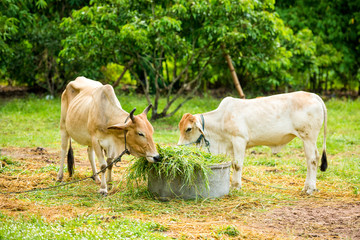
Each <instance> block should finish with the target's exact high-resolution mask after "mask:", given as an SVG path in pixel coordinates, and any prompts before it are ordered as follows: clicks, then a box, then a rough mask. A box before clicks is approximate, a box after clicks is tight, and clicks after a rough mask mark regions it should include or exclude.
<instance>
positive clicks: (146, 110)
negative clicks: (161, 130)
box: [143, 104, 152, 115]
mask: <svg viewBox="0 0 360 240" xmlns="http://www.w3.org/2000/svg"><path fill="white" fill-rule="evenodd" d="M150 108H152V104H149V106H147V107H146V108H145V110H144V111H143V113H145V115H147V114H148V112H149V110H150Z"/></svg>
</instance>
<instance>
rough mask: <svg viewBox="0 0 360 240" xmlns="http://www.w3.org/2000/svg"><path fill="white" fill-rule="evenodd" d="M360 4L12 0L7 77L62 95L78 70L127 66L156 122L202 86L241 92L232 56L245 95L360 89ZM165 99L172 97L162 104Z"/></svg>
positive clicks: (1, 43)
mask: <svg viewBox="0 0 360 240" xmlns="http://www.w3.org/2000/svg"><path fill="white" fill-rule="evenodd" d="M359 6H360V3H359V0H355V1H345V0H339V1H335V0H331V1H320V2H318V1H292V0H280V1H277V2H276V3H275V1H273V0H266V1H252V0H246V1H240V0H236V1H229V0H225V1H215V0H214V1H205V0H197V1H188V0H161V1H146V0H141V1H135V2H134V1H115V0H107V1H105V0H93V1H89V0H71V1H57V0H36V1H30V0H19V1H15V0H4V1H1V3H0V53H1V54H0V78H1V81H2V82H4V81H5V82H8V83H9V84H23V85H24V84H25V85H28V86H33V87H36V88H42V89H46V90H47V91H48V92H49V93H50V94H52V95H54V94H57V93H59V92H60V91H61V90H62V89H63V88H64V86H65V84H66V83H68V82H69V81H70V80H73V79H75V77H76V76H79V75H84V76H86V77H89V78H93V79H96V80H101V81H102V82H103V83H111V84H114V83H115V82H116V81H117V80H118V79H119V77H120V76H121V74H122V73H123V72H124V71H125V70H126V69H129V70H128V72H127V73H126V74H127V75H126V74H125V75H124V77H123V80H122V81H121V84H128V83H129V82H130V83H131V84H133V82H134V81H135V82H136V83H137V87H138V88H139V89H138V90H141V91H142V92H143V93H145V97H146V99H147V102H148V103H150V102H152V103H153V106H154V108H153V111H152V119H159V118H163V117H170V116H172V115H174V114H175V113H176V112H177V111H178V110H179V109H180V108H181V107H182V106H183V104H184V103H185V102H186V101H188V100H189V99H190V98H191V97H193V96H194V93H195V92H196V91H198V90H199V89H200V88H201V89H202V90H203V91H206V90H207V89H208V88H209V87H211V88H221V87H223V88H225V89H227V90H229V89H233V87H232V86H233V84H232V81H231V79H230V72H229V70H228V67H227V65H226V61H225V59H224V53H228V54H230V56H231V58H232V60H233V65H234V66H235V69H236V71H237V75H238V77H239V80H240V82H241V84H242V85H243V87H244V90H245V92H246V95H251V94H253V93H254V92H255V93H256V94H259V93H264V92H265V93H268V92H273V91H277V92H278V91H288V90H289V89H290V90H300V89H301V90H304V89H305V90H306V89H310V90H311V91H314V92H321V91H323V90H325V91H326V90H331V92H334V91H335V90H340V89H345V90H354V89H356V88H357V87H358V88H359V93H360V83H359V81H360V71H359V66H360V65H359V63H360V62H359V61H360V60H359V59H360V48H359V46H360V44H359V40H360V27H359V26H360V24H359V21H360V15H359V10H360V9H359ZM180 95H182V96H185V97H184V98H183V99H182V101H177V100H178V99H179V98H180ZM161 98H163V99H165V102H166V104H165V105H163V106H162V107H159V105H160V103H159V102H160V101H161V100H160V99H161ZM175 102H176V104H175ZM173 105H175V107H172V106H173ZM170 109H171V110H170Z"/></svg>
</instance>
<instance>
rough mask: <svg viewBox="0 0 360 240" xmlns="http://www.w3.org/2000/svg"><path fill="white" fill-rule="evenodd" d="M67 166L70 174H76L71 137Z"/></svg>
mask: <svg viewBox="0 0 360 240" xmlns="http://www.w3.org/2000/svg"><path fill="white" fill-rule="evenodd" d="M67 167H68V173H69V176H70V177H71V176H72V175H73V174H74V167H75V161H74V152H73V149H72V147H71V138H70V146H69V151H68V154H67Z"/></svg>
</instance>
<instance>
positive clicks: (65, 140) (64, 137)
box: [56, 130, 70, 182]
mask: <svg viewBox="0 0 360 240" xmlns="http://www.w3.org/2000/svg"><path fill="white" fill-rule="evenodd" d="M60 134H61V153H60V169H59V172H58V174H57V178H56V181H58V182H61V181H62V179H63V177H64V162H65V157H66V154H67V151H68V146H69V141H70V136H69V134H68V133H67V132H66V131H65V130H61V132H60Z"/></svg>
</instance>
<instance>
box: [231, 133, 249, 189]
mask: <svg viewBox="0 0 360 240" xmlns="http://www.w3.org/2000/svg"><path fill="white" fill-rule="evenodd" d="M232 144H233V151H234V156H233V161H232V168H233V176H232V181H231V186H232V187H234V188H237V189H240V188H241V171H242V167H243V165H244V158H245V150H246V142H245V141H244V139H242V138H234V139H233V141H232Z"/></svg>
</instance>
